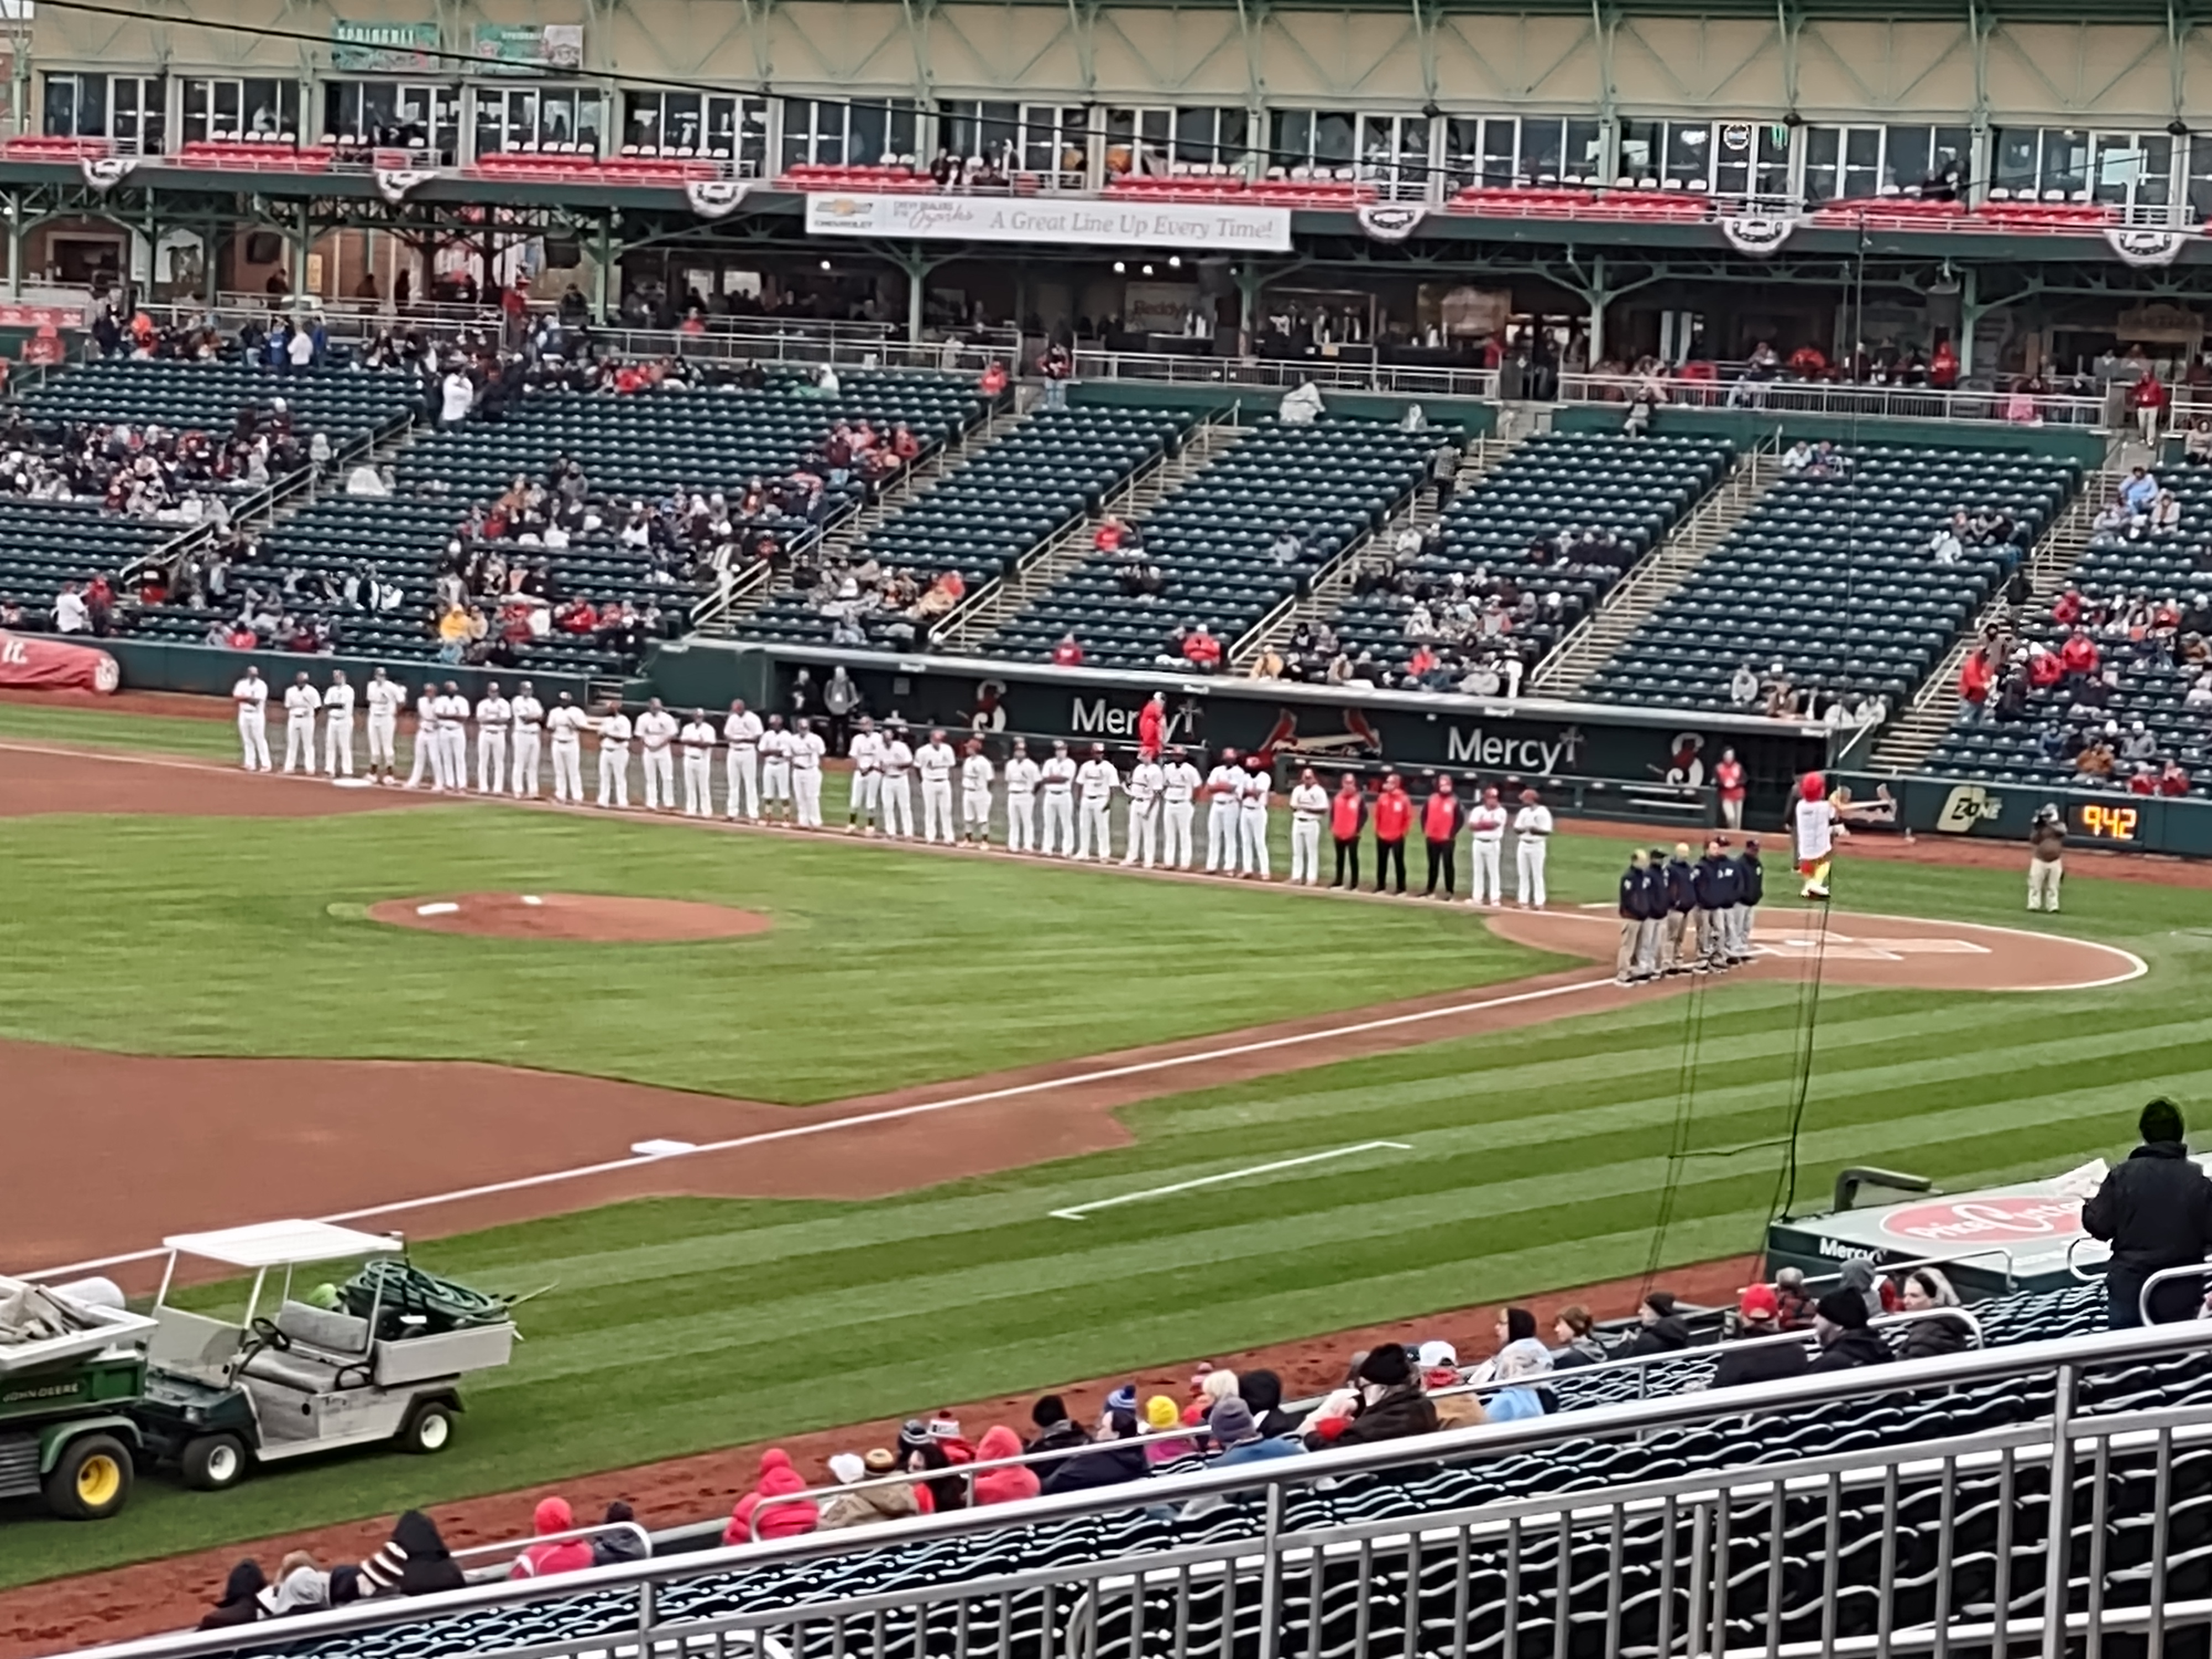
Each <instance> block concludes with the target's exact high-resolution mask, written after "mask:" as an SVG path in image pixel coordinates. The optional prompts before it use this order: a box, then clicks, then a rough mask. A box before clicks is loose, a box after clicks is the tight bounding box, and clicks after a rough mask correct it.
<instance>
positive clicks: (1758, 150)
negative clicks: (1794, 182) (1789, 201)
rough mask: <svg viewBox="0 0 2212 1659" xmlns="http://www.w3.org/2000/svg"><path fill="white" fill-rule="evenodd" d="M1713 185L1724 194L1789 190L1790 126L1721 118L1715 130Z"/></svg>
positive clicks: (1767, 193) (1764, 194) (1781, 193)
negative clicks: (1723, 119) (1722, 119)
mask: <svg viewBox="0 0 2212 1659" xmlns="http://www.w3.org/2000/svg"><path fill="white" fill-rule="evenodd" d="M1713 132H1714V138H1715V141H1716V142H1715V147H1714V154H1713V170H1712V187H1713V189H1714V190H1715V191H1717V192H1719V193H1720V194H1722V195H1723V196H1756V197H1783V196H1787V195H1788V194H1789V193H1790V129H1789V128H1788V127H1786V126H1783V125H1780V124H1779V123H1776V122H1754V121H1722V122H1719V123H1717V124H1716V125H1715V127H1714V129H1713Z"/></svg>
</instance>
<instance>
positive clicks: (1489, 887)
mask: <svg viewBox="0 0 2212 1659" xmlns="http://www.w3.org/2000/svg"><path fill="white" fill-rule="evenodd" d="M1504 845H1505V843H1504V842H1503V841H1502V840H1500V841H1491V840H1489V839H1487V838H1486V837H1484V836H1474V837H1473V838H1472V845H1471V847H1470V848H1469V852H1470V854H1471V856H1469V858H1468V861H1467V862H1468V873H1467V885H1468V895H1467V899H1468V903H1470V904H1502V903H1503V902H1504V900H1505V884H1504V878H1503V877H1502V876H1501V875H1500V873H1499V868H1498V866H1499V865H1500V863H1501V861H1502V860H1501V859H1500V856H1499V854H1500V853H1501V852H1502V851H1503V849H1504Z"/></svg>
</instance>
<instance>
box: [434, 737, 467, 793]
mask: <svg viewBox="0 0 2212 1659" xmlns="http://www.w3.org/2000/svg"><path fill="white" fill-rule="evenodd" d="M438 731H439V732H440V733H441V735H442V736H443V737H444V738H445V739H446V744H445V752H446V787H447V788H448V789H466V788H467V787H469V732H468V728H467V727H466V726H440V727H439V728H438Z"/></svg>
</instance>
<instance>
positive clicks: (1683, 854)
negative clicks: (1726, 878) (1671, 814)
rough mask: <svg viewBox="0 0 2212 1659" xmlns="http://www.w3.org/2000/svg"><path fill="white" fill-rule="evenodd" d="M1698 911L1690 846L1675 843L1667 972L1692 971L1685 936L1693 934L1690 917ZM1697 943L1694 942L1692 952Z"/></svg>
mask: <svg viewBox="0 0 2212 1659" xmlns="http://www.w3.org/2000/svg"><path fill="white" fill-rule="evenodd" d="M1697 908H1698V877H1697V867H1696V866H1694V865H1692V863H1691V862H1690V843H1689V842H1686V841H1678V842H1675V843H1674V857H1673V858H1671V859H1669V860H1667V955H1666V971H1667V972H1668V973H1670V974H1686V973H1688V972H1689V971H1690V962H1689V958H1688V953H1687V952H1686V951H1684V949H1683V945H1682V940H1683V936H1684V935H1685V934H1686V933H1688V932H1689V931H1690V916H1691V915H1692V912H1694V911H1695V910H1696V909H1697ZM1695 948H1696V941H1695V940H1694V939H1692V941H1691V949H1692V950H1694V949H1695Z"/></svg>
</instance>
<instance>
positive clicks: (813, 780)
mask: <svg viewBox="0 0 2212 1659" xmlns="http://www.w3.org/2000/svg"><path fill="white" fill-rule="evenodd" d="M791 804H792V807H793V813H794V816H796V817H797V818H798V820H799V823H801V824H803V825H804V826H805V827H806V828H807V829H820V828H821V827H822V769H821V768H820V767H818V766H794V767H793V768H792V769H791Z"/></svg>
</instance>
